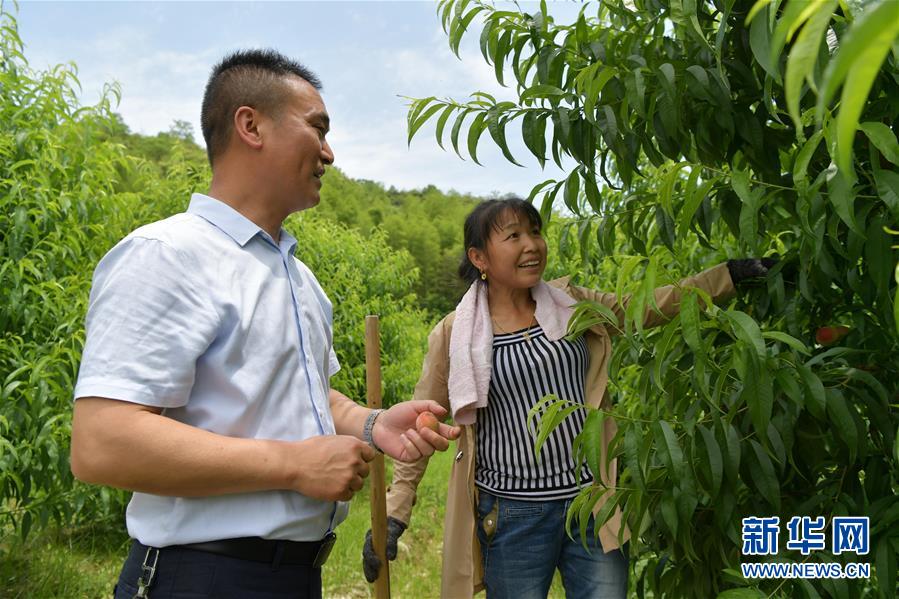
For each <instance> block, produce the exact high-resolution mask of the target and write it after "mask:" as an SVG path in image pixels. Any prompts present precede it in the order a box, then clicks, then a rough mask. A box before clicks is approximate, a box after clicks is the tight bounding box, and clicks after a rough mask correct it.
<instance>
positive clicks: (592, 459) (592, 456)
mask: <svg viewBox="0 0 899 599" xmlns="http://www.w3.org/2000/svg"><path fill="white" fill-rule="evenodd" d="M605 418H606V413H605V411H603V410H588V411H587V418H586V419H585V420H584V428H583V430H582V431H581V433H580V434H579V437H581V438H583V442H582V446H583V447H584V454H585V459H586V462H587V467H588V468H590V472H592V473H593V478H594V479H595V480H597V481H600V480H605V479H606V477H605V476H604V470H605V466H606V465H605V464H600V463H599V457H600V451H599V448H600V447H602V439H603V428H604V424H603V423H604V422H605Z"/></svg>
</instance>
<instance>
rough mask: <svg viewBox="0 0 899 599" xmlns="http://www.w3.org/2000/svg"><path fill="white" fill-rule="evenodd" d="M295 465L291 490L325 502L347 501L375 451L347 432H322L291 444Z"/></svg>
mask: <svg viewBox="0 0 899 599" xmlns="http://www.w3.org/2000/svg"><path fill="white" fill-rule="evenodd" d="M292 445H293V446H294V447H292V448H291V451H295V452H296V455H297V461H298V462H300V461H301V462H302V467H301V468H298V472H297V478H296V482H295V484H294V490H296V491H297V492H299V493H302V494H303V495H306V496H307V497H314V498H316V499H321V500H324V501H349V500H350V499H352V498H353V494H354V493H355V492H356V491H358V490H359V489H361V488H362V483H363V481H364V480H365V477H366V476H368V471H369V465H368V463H369V462H370V461H372V460H373V459H375V456H376V455H377V452H376V451H375V450H374V449H372V448H371V447H370V446H369V445H368V444H367V443H363V442H362V441H360V440H359V439H357V438H356V437H350V436H348V435H322V436H319V437H311V438H309V439H305V440H303V441H298V442H296V443H293V444H292Z"/></svg>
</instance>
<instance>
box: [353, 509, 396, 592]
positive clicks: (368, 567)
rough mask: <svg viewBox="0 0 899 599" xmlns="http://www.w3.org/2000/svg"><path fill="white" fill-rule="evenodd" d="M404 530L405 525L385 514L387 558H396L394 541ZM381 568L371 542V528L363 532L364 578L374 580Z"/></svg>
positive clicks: (369, 580)
mask: <svg viewBox="0 0 899 599" xmlns="http://www.w3.org/2000/svg"><path fill="white" fill-rule="evenodd" d="M404 530H406V525H405V524H404V523H403V522H400V521H399V520H397V519H396V518H394V517H393V516H387V547H386V549H387V551H386V553H387V559H389V560H390V561H393V560H395V559H396V542H397V539H399V538H400V535H401V534H403V531H404ZM380 570H381V560H380V559H378V556H377V555H376V554H375V548H374V546H373V545H372V542H371V529H370V528H369V529H368V532H367V533H365V543H364V544H363V545H362V572H363V573H364V574H365V580H367V581H368V582H374V581H375V579H377V578H378V572H379V571H380Z"/></svg>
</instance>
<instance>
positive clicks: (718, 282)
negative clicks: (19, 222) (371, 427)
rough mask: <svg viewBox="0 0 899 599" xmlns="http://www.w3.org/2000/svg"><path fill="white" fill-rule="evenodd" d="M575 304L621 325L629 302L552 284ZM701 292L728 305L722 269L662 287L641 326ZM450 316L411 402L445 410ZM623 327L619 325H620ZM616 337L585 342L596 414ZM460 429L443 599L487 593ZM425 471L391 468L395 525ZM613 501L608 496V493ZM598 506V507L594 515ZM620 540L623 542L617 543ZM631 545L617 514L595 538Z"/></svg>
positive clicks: (469, 431) (470, 452)
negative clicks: (688, 290) (686, 295)
mask: <svg viewBox="0 0 899 599" xmlns="http://www.w3.org/2000/svg"><path fill="white" fill-rule="evenodd" d="M549 284H550V285H554V286H556V287H558V288H560V289H563V290H564V291H565V292H566V293H568V294H569V295H571V296H572V297H573V298H575V299H576V300H592V301H595V302H598V303H601V304H604V305H606V306H608V307H609V308H611V309H612V310H613V311H614V312H615V314H616V315H617V316H618V318H619V322H623V319H624V311H625V308H626V305H627V299H628V298H625V301H624V302H622V303H619V302H618V301H617V297H616V295H615V294H614V293H601V292H597V291H591V290H589V289H584V288H582V287H575V286H572V285H569V283H568V278H567V277H566V278H563V279H556V280H554V281H550V282H549ZM681 287H698V288H700V289H702V290H704V291H706V292H707V293H709V295H711V296H712V298H713V299H715V300H721V299H725V298H726V297H729V296H730V295H732V294H733V292H734V286H733V282H732V281H731V278H730V274H729V272H728V270H727V266H726V264H719V265H718V266H715V267H714V268H710V269H709V270H706V271H703V272H701V273H699V274H698V275H695V276H693V277H689V278H687V279H684V280H683V281H681V282H680V284H679V285H677V286H674V285H669V286H666V287H660V288H659V289H657V290H656V292H655V300H656V305H657V306H658V307H659V310H660V312H661V314H659V313H657V312H655V311H654V310H652V309H647V311H646V314H645V317H644V325H645V326H647V327H651V326H656V325H660V324H663V323H665V322H666V321H667V320H668V319H670V318H672V317H673V316H674V315H676V314H677V310H678V307H679V305H680V288H681ZM453 320H454V313H450V314H449V315H447V316H446V317H445V318H444V319H443V320H441V321H440V322H439V323H438V324H437V326H436V327H434V330H433V331H431V334H430V335H429V337H428V353H427V356H426V357H425V361H424V365H423V367H422V372H421V377H420V378H419V380H418V384H417V385H416V386H415V393H414V396H413V399H432V400H434V401H437V402H438V403H440V405H442V406H443V407H445V408H446V409H447V411H449V397H448V395H447V376H448V373H449V342H450V332H451V331H452V326H453ZM622 326H623V325H622ZM617 332H618V330H616V329H614V328H612V329H607V328H606V327H605V326H602V325H599V326H596V327H593V328H592V329H590V330H589V331H588V332H587V333H586V336H585V340H586V342H587V351H588V353H589V355H590V364H589V366H588V368H587V375H586V379H585V386H586V395H585V402H586V403H587V405H589V406H590V407H593V408H598V407H600V406H602V407H609V405H608V404H609V400H608V397H607V395H606V386H607V385H608V381H609V373H608V370H609V359H610V358H611V356H612V343H611V340H610V335H612V334H616V333H617ZM475 426H477V423H475V424H474V425H471V426H463V427H462V436H461V437H460V438H459V439H458V441H457V442H456V452H457V453H456V459H455V462H454V463H453V469H452V473H451V475H450V481H449V491H448V493H447V500H446V516H445V519H444V524H443V574H442V579H441V580H442V582H441V597H443V598H444V599H457V598H460V599H461V598H465V597H472V596H473V595H474V594H475V593H477V592H479V591H480V590H482V589H483V588H484V585H483V572H482V569H481V550H480V545H479V543H478V539H477V532H476V528H475V527H476V516H475V512H476V507H477V503H478V502H477V496H476V490H475V486H474V467H475V441H476V435H475V430H474V427H475ZM603 426H604V431H603V439H602V444H601V447H600V464H603V463H605V458H606V455H605V454H606V450H607V446H608V443H609V442H610V441H611V440H612V438H613V437H614V436H615V432H616V431H617V426H616V424H615V422H614V421H613V419H611V418H606V419H605V420H604V422H603ZM427 466H428V460H427V459H422V460H419V461H418V462H414V463H402V462H395V463H394V471H393V483H392V484H391V486H390V489H389V490H388V493H387V513H388V515H390V516H393V517H394V518H397V519H398V520H401V521H403V522H406V523H408V522H409V521H410V518H411V515H412V506H413V505H414V504H415V491H416V489H417V488H418V483H419V482H420V481H421V478H422V476H423V475H424V472H425V469H426V468H427ZM616 475H617V464H616V460H612V461H611V462H610V463H609V465H608V469H607V471H606V472H603V473H601V477H600V478H601V479H602V482H603V483H604V484H605V485H607V486H609V487H614V486H615V483H616ZM608 494H611V491H609V492H608ZM602 504H603V501H602V500H600V502H599V503H598V504H597V505H596V510H595V511H598V510H599V509H600V508H601V507H602ZM619 537H620V539H621V540H620V541H619ZM628 538H629V532H628V530H627V528H626V527H625V526H624V523H623V521H622V516H621V512H620V510H616V513H615V514H614V515H613V516H612V518H611V519H610V520H609V521H608V522H607V523H606V524H605V525H604V526H603V527H602V528H601V529H600V531H599V539H600V542H601V543H602V547H603V549H604V550H605V551H606V552H609V551H612V550H613V549H617V548H618V547H619V546H620V544H621V543H622V542H623V541H625V540H627V539H628Z"/></svg>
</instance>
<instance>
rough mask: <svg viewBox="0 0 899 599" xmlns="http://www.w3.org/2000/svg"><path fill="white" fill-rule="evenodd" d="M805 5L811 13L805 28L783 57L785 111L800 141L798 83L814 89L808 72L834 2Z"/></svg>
mask: <svg viewBox="0 0 899 599" xmlns="http://www.w3.org/2000/svg"><path fill="white" fill-rule="evenodd" d="M808 4H809V7H808V9H809V10H814V11H815V12H814V13H813V14H812V16H811V17H810V18H809V20H808V21H807V22H806V23H805V26H804V27H803V28H802V31H801V32H800V33H799V37H797V38H796V42H795V43H794V44H793V46H792V48H790V54H789V56H788V57H787V73H786V79H785V81H784V91H785V93H786V96H787V110H788V112H789V113H790V117H792V119H793V124H794V125H795V126H796V131H797V133H799V135H800V137H804V136H803V135H802V119H801V118H800V115H799V99H800V97H801V93H800V92H801V91H802V82H803V81H805V80H806V79H808V81H809V85H810V86H811V87H813V88H814V81H813V80H812V78H811V74H812V70H813V69H814V68H815V63H816V62H817V60H818V54H819V50H820V48H821V43H822V40H823V39H824V32H825V31H826V30H827V25H828V24H829V23H830V19H831V18H832V17H833V11H834V8H836V6H837V0H810V1H809V3H808Z"/></svg>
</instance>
